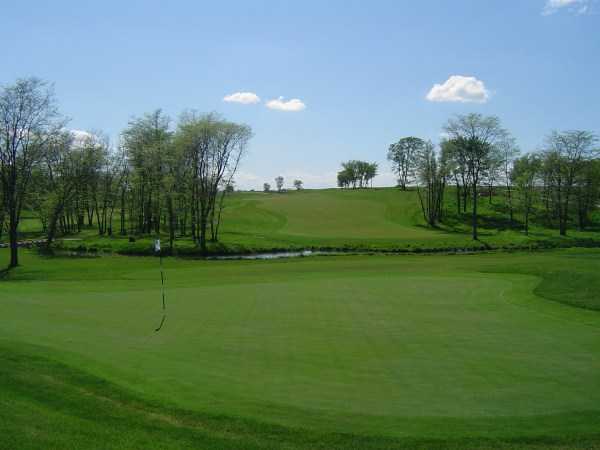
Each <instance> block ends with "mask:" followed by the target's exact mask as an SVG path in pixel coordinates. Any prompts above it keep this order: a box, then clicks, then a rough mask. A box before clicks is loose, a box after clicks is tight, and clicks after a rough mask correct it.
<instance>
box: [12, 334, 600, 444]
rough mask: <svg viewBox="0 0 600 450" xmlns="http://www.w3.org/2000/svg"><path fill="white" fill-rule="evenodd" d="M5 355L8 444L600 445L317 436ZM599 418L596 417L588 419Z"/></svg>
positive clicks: (34, 352)
mask: <svg viewBox="0 0 600 450" xmlns="http://www.w3.org/2000/svg"><path fill="white" fill-rule="evenodd" d="M0 357H1V359H2V362H3V364H2V365H0V379H1V380H2V388H3V395H2V399H1V403H0V405H1V406H2V412H1V413H0V418H2V421H1V422H0V448H3V449H11V450H12V449H17V448H18V449H23V450H25V449H36V450H37V449H40V448H44V449H48V450H50V449H63V450H66V449H147V448H152V449H175V448H176V449H184V448H204V449H231V448H244V449H281V448H287V449H307V448H310V449H336V448H339V449H348V448H355V449H384V448H388V449H389V448H404V449H425V448H427V449H453V448H454V449H465V448H468V449H481V450H484V449H525V448H527V449H531V448H533V449H536V448H537V449H573V448H587V449H592V448H600V444H599V442H600V435H597V436H594V435H589V436H579V437H575V438H573V437H571V438H555V437H554V438H549V437H544V436H537V437H533V438H528V439H513V440H510V439H508V440H499V439H485V438H463V439H443V440H440V439H427V438H421V439H414V438H413V439H411V438H405V439H393V438H385V437H375V436H360V435H352V434H350V433H335V434H334V433H318V432H315V431H313V430H307V429H294V428H286V427H281V426H276V425H268V424H265V423H259V422H254V421H251V420H244V419H236V418H232V417H224V416H210V415H202V414H198V413H193V412H190V411H185V410H178V409H175V408H166V407H165V406H164V405H161V404H157V403H152V402H148V401H144V400H141V399H140V398H139V397H136V396H134V395H132V394H131V393H129V392H127V391H124V390H123V389H121V388H119V387H117V386H115V385H113V384H111V383H108V382H106V381H105V380H102V379H100V378H98V377H94V376H91V375H89V374H87V373H85V372H82V371H79V370H75V369H73V368H70V367H68V366H65V365H64V364H61V363H59V362H57V361H55V360H52V359H50V358H48V356H47V354H46V352H45V351H44V349H42V348H36V347H33V346H24V345H22V344H17V343H13V342H11V343H7V342H1V343H0ZM599 417H600V415H598V414H589V417H588V420H590V421H593V420H598V418H599ZM555 420H565V421H566V422H569V421H571V420H572V418H569V417H568V416H564V417H558V418H555Z"/></svg>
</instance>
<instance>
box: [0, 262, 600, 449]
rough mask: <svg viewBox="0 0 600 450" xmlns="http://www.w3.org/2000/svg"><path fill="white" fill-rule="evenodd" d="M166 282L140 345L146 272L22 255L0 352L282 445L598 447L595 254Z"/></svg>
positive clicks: (250, 268)
mask: <svg viewBox="0 0 600 450" xmlns="http://www.w3.org/2000/svg"><path fill="white" fill-rule="evenodd" d="M5 257H6V253H5V251H0V258H1V259H5ZM165 270H166V280H167V281H166V286H167V291H166V292H167V319H166V322H165V325H164V327H163V329H162V330H161V331H160V332H158V333H155V332H154V328H155V327H156V326H157V325H158V323H159V322H160V319H161V315H162V311H161V308H160V274H159V270H158V259H156V258H134V257H116V256H115V257H102V258H76V259H73V258H41V257H39V256H36V255H34V254H33V253H25V254H24V258H23V267H22V268H19V269H18V270H17V271H15V272H13V273H11V274H9V275H8V276H6V277H5V279H4V280H2V281H0V306H1V309H2V316H3V317H2V322H1V324H0V344H1V345H0V347H2V348H7V349H11V348H13V349H20V350H19V351H21V352H24V353H31V354H34V353H35V354H43V355H44V357H45V358H50V359H51V360H53V361H58V362H60V363H61V364H65V365H66V366H67V367H72V368H75V369H77V370H81V371H83V372H84V373H86V374H90V375H91V376H94V377H98V378H99V379H102V380H106V381H107V382H109V383H111V384H114V385H115V386H118V387H119V388H120V389H123V390H124V391H126V392H129V393H131V394H132V395H135V396H137V397H139V398H141V399H144V400H147V401H150V402H153V404H158V405H164V407H165V408H176V409H181V410H185V411H192V412H196V413H199V414H207V415H211V416H222V417H227V418H232V420H233V419H234V418H237V419H240V420H245V419H249V420H253V421H256V422H257V423H263V424H274V425H280V426H283V427H287V428H291V429H298V428H299V429H306V430H311V431H312V432H319V433H347V434H352V435H358V436H361V435H362V436H380V437H384V438H390V439H403V438H405V439H441V440H444V439H466V438H469V439H470V438H485V439H501V440H512V439H533V438H540V437H543V438H544V439H554V438H555V439H567V438H568V439H571V438H573V439H576V438H578V437H580V436H581V437H589V436H594V435H597V434H598V427H599V426H600V425H599V424H600V356H599V355H600V312H599V311H597V310H595V309H598V297H599V296H600V293H599V291H597V290H595V288H596V287H598V281H597V276H596V275H595V274H598V273H600V251H596V250H579V251H573V250H571V251H555V252H551V253H540V254H535V253H534V254H527V253H517V254H487V255H486V254H483V255H464V256H335V257H333V256H328V257H311V258H299V259H289V260H277V261H198V260H181V259H166V260H165ZM542 274H544V275H543V276H542ZM586 277H587V278H586ZM560 280H562V281H560ZM557 281H559V282H557ZM594 283H595V284H594ZM569 303H571V304H569ZM573 304H580V305H579V306H585V308H578V307H576V306H573ZM29 346H32V347H31V348H30V347H29ZM5 370H6V369H5ZM15 385H18V382H15ZM15 395H16V394H15ZM17 397H18V396H17ZM17 397H15V398H17ZM7 405H9V406H10V407H8V409H7ZM18 405H19V402H18V401H17V400H14V401H13V402H12V403H11V402H5V404H4V406H5V408H4V411H3V412H1V413H0V418H1V417H2V415H5V414H17V413H18V411H19V406H18ZM11 408H12V409H11ZM11 411H12V412H11ZM16 426H18V425H15V427H16Z"/></svg>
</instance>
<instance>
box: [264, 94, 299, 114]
mask: <svg viewBox="0 0 600 450" xmlns="http://www.w3.org/2000/svg"><path fill="white" fill-rule="evenodd" d="M267 108H269V109H275V110H277V111H287V112H290V111H291V112H297V111H302V110H303V109H306V105H305V104H304V103H303V102H302V100H300V99H298V98H292V99H291V100H287V101H286V100H284V99H283V97H279V98H277V99H273V100H269V101H268V102H267Z"/></svg>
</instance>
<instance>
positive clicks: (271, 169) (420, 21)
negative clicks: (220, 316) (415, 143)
mask: <svg viewBox="0 0 600 450" xmlns="http://www.w3.org/2000/svg"><path fill="white" fill-rule="evenodd" d="M0 6H1V8H0V10H1V11H2V13H1V15H0V42H2V44H3V45H2V47H3V58H2V60H1V62H0V83H1V84H9V83H12V82H14V80H15V79H17V78H19V77H28V76H37V77H40V78H43V79H45V80H48V81H51V82H53V83H54V85H55V91H56V95H57V98H58V100H59V104H60V108H61V111H62V112H63V113H64V114H65V115H66V116H68V117H69V118H71V121H70V123H69V127H70V128H72V129H74V130H102V131H104V132H106V133H108V135H109V136H111V138H112V141H113V142H114V143H115V144H116V143H117V142H118V137H119V134H120V132H121V131H122V130H123V129H124V128H125V127H126V126H127V123H128V121H129V120H130V119H131V118H132V117H136V116H141V115H143V114H144V113H145V112H150V111H153V110H155V109H157V108H161V109H163V111H164V112H165V113H167V114H168V115H169V116H170V117H171V118H172V119H173V123H174V124H176V120H177V118H178V116H179V114H180V113H181V112H182V111H184V110H186V109H195V110H198V111H201V112H212V111H215V112H218V113H220V114H222V115H223V116H224V117H225V118H227V119H228V120H232V121H236V122H242V123H246V124H248V125H250V126H251V127H252V129H253V132H254V137H253V138H252V140H251V142H250V145H249V147H248V152H247V155H246V157H245V158H244V160H243V162H242V165H241V167H240V170H239V174H238V177H237V184H238V187H240V188H245V189H251V188H254V189H261V187H262V184H263V183H264V182H270V183H271V184H274V182H273V179H274V178H275V177H276V176H278V175H282V176H284V178H285V179H286V184H287V185H288V186H291V185H292V181H293V179H295V178H299V179H301V180H303V181H304V185H305V187H308V188H317V187H333V186H334V185H335V179H336V172H337V171H338V170H339V166H340V163H341V162H342V161H345V160H348V159H362V160H368V161H372V162H377V163H379V167H380V175H379V176H378V177H377V178H376V179H375V185H378V186H391V185H394V184H395V177H394V175H393V173H392V172H391V167H390V164H389V163H388V162H387V161H386V153H387V148H388V146H389V145H390V144H391V143H393V142H395V141H397V140H398V139H400V138H401V137H404V136H418V137H421V138H424V139H431V140H432V141H434V142H439V140H440V137H441V133H442V129H443V125H444V123H445V122H446V121H447V120H448V119H449V118H450V117H452V116H453V115H456V114H465V113H470V112H476V113H481V114H485V115H497V116H498V117H499V118H500V119H501V121H502V123H503V125H504V126H505V127H506V128H507V129H508V130H509V131H511V132H512V133H513V135H514V136H515V137H516V139H517V141H518V143H519V145H520V147H521V149H522V151H524V152H525V151H532V150H535V149H537V148H539V147H540V146H541V145H542V144H543V142H544V137H545V136H546V135H547V134H548V133H549V132H550V131H551V130H554V129H557V130H567V129H585V130H590V131H593V132H596V133H599V134H600V0H486V1H482V0H456V1H453V0H419V1H415V0H395V1H377V0H372V1H368V2H367V1H353V0H346V1H337V0H328V1H326V2H325V1H322V0H321V1H311V0H303V1H275V0H273V1H260V0H252V1H249V0H248V1H228V0H222V1H218V2H205V1H200V0H196V1H177V0H172V1H170V2H165V1H152V0H145V1H125V0H119V1H114V0H103V1H101V2H98V1H83V0H77V1H61V0H54V1H52V2H48V1H35V0H33V1H29V2H27V7H25V6H24V4H23V3H22V2H18V1H13V0H10V1H9V0H0Z"/></svg>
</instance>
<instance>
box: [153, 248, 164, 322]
mask: <svg viewBox="0 0 600 450" xmlns="http://www.w3.org/2000/svg"><path fill="white" fill-rule="evenodd" d="M154 251H155V252H156V253H158V257H159V261H160V262H159V264H160V293H161V296H162V309H163V317H162V320H161V321H160V325H159V326H158V328H156V329H155V330H154V331H160V329H161V328H162V326H163V324H164V323H165V319H166V318H167V313H166V310H167V304H166V302H165V275H164V271H163V264H162V252H161V251H160V238H159V239H156V240H155V241H154Z"/></svg>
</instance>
